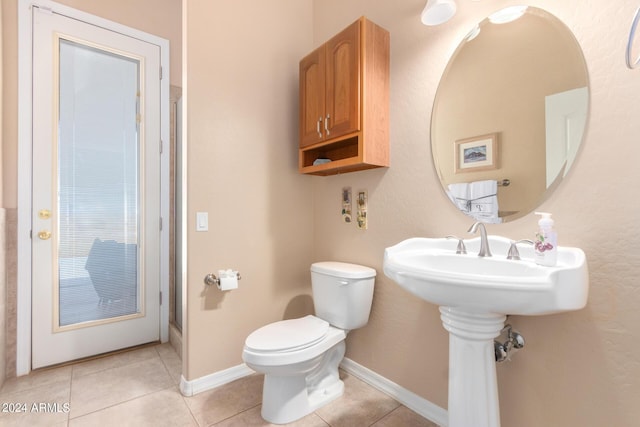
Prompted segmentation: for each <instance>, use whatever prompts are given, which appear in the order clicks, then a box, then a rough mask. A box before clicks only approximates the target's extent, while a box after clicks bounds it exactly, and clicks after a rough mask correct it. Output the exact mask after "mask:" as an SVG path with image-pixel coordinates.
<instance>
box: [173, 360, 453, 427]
mask: <svg viewBox="0 0 640 427" xmlns="http://www.w3.org/2000/svg"><path fill="white" fill-rule="evenodd" d="M340 367H341V368H342V369H344V370H345V371H346V372H348V373H349V374H351V375H353V376H354V377H356V378H358V379H360V380H362V381H364V382H365V383H367V384H369V385H370V386H371V387H373V388H375V389H377V390H380V391H381V392H383V393H385V394H387V395H389V396H390V397H393V398H394V399H395V400H396V401H398V402H399V403H401V404H403V405H404V406H406V407H407V408H409V409H411V410H412V411H414V412H415V413H417V414H419V415H420V416H422V417H424V418H426V419H428V420H429V421H431V422H434V423H436V424H437V425H439V426H441V427H447V426H448V425H449V422H448V413H447V410H446V409H444V408H441V407H440V406H438V405H436V404H435V403H432V402H430V401H428V400H427V399H424V398H422V397H420V396H418V395H417V394H415V393H413V392H411V391H409V390H407V389H406V388H404V387H402V386H399V385H398V384H396V383H394V382H393V381H390V380H388V379H387V378H385V377H383V376H382V375H379V374H377V373H375V372H373V371H372V370H370V369H368V368H365V367H364V366H362V365H360V364H358V363H356V362H354V361H353V360H351V359H348V358H346V357H345V358H344V359H342V363H340ZM254 373H255V371H253V369H251V368H249V367H248V366H247V365H245V364H244V363H243V364H241V365H237V366H233V367H231V368H228V369H225V370H222V371H218V372H214V373H213V374H210V375H206V376H204V377H200V378H196V379H195V380H191V381H188V380H186V379H185V378H184V376H183V377H181V378H180V392H181V393H182V395H183V396H187V397H189V396H193V395H194V394H198V393H202V392H204V391H207V390H211V389H214V388H216V387H220V386H222V385H225V384H228V383H230V382H232V381H235V380H238V379H240V378H243V377H246V376H249V375H252V374H254Z"/></svg>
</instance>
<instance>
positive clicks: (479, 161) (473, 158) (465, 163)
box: [454, 132, 498, 173]
mask: <svg viewBox="0 0 640 427" xmlns="http://www.w3.org/2000/svg"><path fill="white" fill-rule="evenodd" d="M454 150H455V154H454V158H455V166H454V167H455V173H463V172H476V171H484V170H490V169H497V168H498V133H497V132H496V133H490V134H487V135H480V136H474V137H472V138H465V139H460V140H458V141H456V142H455V144H454Z"/></svg>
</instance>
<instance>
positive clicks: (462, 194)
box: [447, 182, 470, 212]
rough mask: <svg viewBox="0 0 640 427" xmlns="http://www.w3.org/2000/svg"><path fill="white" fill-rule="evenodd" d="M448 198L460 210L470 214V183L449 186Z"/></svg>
mask: <svg viewBox="0 0 640 427" xmlns="http://www.w3.org/2000/svg"><path fill="white" fill-rule="evenodd" d="M448 188H449V191H447V196H449V199H451V201H452V202H453V204H455V205H456V206H457V207H458V209H460V210H461V211H463V212H470V207H469V183H467V182H461V183H458V184H449V185H448Z"/></svg>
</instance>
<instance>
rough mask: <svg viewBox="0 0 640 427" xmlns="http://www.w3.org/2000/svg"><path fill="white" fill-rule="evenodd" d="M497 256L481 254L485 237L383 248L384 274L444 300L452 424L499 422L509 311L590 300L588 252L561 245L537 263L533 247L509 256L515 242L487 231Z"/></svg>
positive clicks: (536, 311)
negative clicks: (548, 260) (502, 344)
mask: <svg viewBox="0 0 640 427" xmlns="http://www.w3.org/2000/svg"><path fill="white" fill-rule="evenodd" d="M488 243H489V246H490V248H491V251H492V252H493V256H492V257H486V258H482V257H478V256H477V254H478V251H479V248H480V238H474V239H470V240H465V244H466V247H467V252H468V253H467V254H456V245H457V241H455V240H449V239H444V238H442V239H429V238H413V239H408V240H405V241H403V242H400V243H398V244H397V245H395V246H392V247H389V248H387V249H385V252H384V263H383V266H384V273H385V275H387V276H388V277H389V278H391V279H393V280H394V281H395V282H396V283H397V284H398V285H400V286H401V287H402V288H404V289H406V290H407V291H409V292H411V293H412V294H414V295H416V296H417V297H419V298H422V299H423V300H425V301H428V302H430V303H433V304H437V305H439V306H440V317H441V319H442V324H443V326H444V328H445V329H446V330H447V331H449V404H448V406H449V407H448V414H449V427H469V426H473V427H499V426H500V410H499V405H498V386H497V381H496V370H495V355H494V347H493V340H494V338H496V337H497V336H498V335H499V334H500V331H501V330H502V328H503V327H504V321H505V319H506V315H508V314H517V315H544V314H552V313H561V312H565V311H571V310H579V309H581V308H583V307H584V306H585V305H586V303H587V296H588V293H589V277H588V268H587V261H586V257H585V255H584V252H583V251H582V250H580V249H578V248H568V247H559V248H558V263H557V265H556V266H554V267H543V266H540V265H537V264H535V262H534V261H533V248H532V247H530V246H526V247H519V250H520V258H521V259H520V260H508V259H507V258H506V256H507V253H508V252H509V248H510V246H511V243H512V241H511V240H510V239H506V238H504V237H500V236H488Z"/></svg>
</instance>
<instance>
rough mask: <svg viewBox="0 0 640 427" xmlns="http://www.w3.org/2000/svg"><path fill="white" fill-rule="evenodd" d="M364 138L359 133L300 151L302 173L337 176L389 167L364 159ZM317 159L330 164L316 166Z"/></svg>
mask: <svg viewBox="0 0 640 427" xmlns="http://www.w3.org/2000/svg"><path fill="white" fill-rule="evenodd" d="M363 148H364V147H363V146H362V137H361V134H360V133H359V132H358V133H356V134H354V135H352V136H350V137H346V138H344V139H340V140H338V141H330V142H323V143H319V144H315V145H312V146H309V147H305V148H304V149H301V150H300V158H299V162H300V164H299V166H300V168H299V169H300V172H301V173H305V174H310V175H323V176H326V175H336V174H339V173H346V172H353V171H357V170H363V169H371V168H377V167H385V166H388V165H387V164H385V162H367V161H366V159H365V157H364V152H363ZM317 159H329V160H331V161H330V162H328V163H322V164H318V165H314V164H313V162H314V161H315V160H317Z"/></svg>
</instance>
